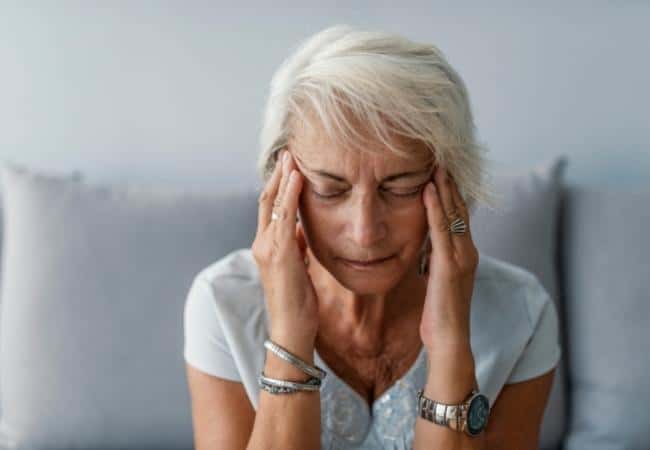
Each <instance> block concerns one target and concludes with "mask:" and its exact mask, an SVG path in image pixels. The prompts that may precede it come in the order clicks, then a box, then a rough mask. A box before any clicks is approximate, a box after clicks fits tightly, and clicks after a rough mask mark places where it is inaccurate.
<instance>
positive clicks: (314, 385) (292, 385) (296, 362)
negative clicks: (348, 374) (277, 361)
mask: <svg viewBox="0 0 650 450" xmlns="http://www.w3.org/2000/svg"><path fill="white" fill-rule="evenodd" d="M264 347H266V348H267V349H268V350H270V351H272V352H273V353H274V354H276V355H277V356H278V357H280V358H282V359H284V360H285V361H287V362H289V363H290V364H292V365H293V366H295V367H297V368H299V369H300V370H302V371H303V372H305V373H306V374H307V375H311V377H310V378H309V380H307V381H306V382H297V381H291V380H279V379H276V378H269V377H267V376H265V375H264V372H262V373H260V376H259V378H258V385H259V387H260V388H262V389H264V390H265V391H267V392H270V393H271V394H290V393H293V392H297V391H318V390H320V386H321V380H323V379H324V378H325V375H327V373H326V372H325V371H324V370H323V369H321V368H320V367H318V366H312V365H310V364H308V363H306V362H305V361H303V360H302V359H300V358H298V357H297V356H296V355H294V354H292V353H290V352H288V351H287V350H286V349H284V348H282V347H280V346H279V345H278V344H276V343H275V342H272V341H271V340H270V339H266V340H265V341H264Z"/></svg>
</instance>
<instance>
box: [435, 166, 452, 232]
mask: <svg viewBox="0 0 650 450" xmlns="http://www.w3.org/2000/svg"><path fill="white" fill-rule="evenodd" d="M434 179H435V182H436V188H438V196H439V198H440V202H441V203H442V208H443V211H444V214H445V217H447V222H451V220H452V218H451V217H450V214H451V213H453V212H454V200H453V198H452V196H451V186H450V183H451V181H450V179H449V176H448V175H447V169H445V168H444V167H440V166H438V167H437V168H436V171H435V173H434Z"/></svg>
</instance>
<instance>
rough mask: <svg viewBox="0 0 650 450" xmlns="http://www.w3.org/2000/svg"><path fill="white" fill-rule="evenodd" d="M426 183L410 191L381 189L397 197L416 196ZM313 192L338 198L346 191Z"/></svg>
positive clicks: (319, 195)
mask: <svg viewBox="0 0 650 450" xmlns="http://www.w3.org/2000/svg"><path fill="white" fill-rule="evenodd" d="M424 184H426V183H424ZM424 184H422V185H420V186H418V187H417V188H415V189H411V190H409V191H395V190H391V189H384V188H381V189H382V190H383V191H386V192H388V193H389V194H390V195H393V196H395V197H415V196H416V195H418V194H419V193H420V191H421V190H422V187H423V186H424ZM312 192H313V193H314V195H315V196H316V197H319V198H324V199H331V198H336V197H340V196H342V195H343V194H345V191H342V192H337V193H334V194H319V193H318V192H316V191H312Z"/></svg>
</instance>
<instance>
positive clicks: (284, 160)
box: [282, 150, 289, 162]
mask: <svg viewBox="0 0 650 450" xmlns="http://www.w3.org/2000/svg"><path fill="white" fill-rule="evenodd" d="M288 160H289V151H288V150H285V151H284V153H283V154H282V161H283V162H287V161H288Z"/></svg>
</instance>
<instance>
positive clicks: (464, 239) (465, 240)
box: [450, 179, 475, 255]
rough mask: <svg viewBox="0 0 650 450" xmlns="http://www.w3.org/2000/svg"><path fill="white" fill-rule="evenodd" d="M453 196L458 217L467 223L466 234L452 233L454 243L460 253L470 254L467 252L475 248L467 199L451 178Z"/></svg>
mask: <svg viewBox="0 0 650 450" xmlns="http://www.w3.org/2000/svg"><path fill="white" fill-rule="evenodd" d="M450 186H451V196H452V199H453V201H454V205H455V207H456V210H457V211H458V217H460V218H462V219H463V221H465V225H466V231H465V233H464V234H456V233H451V235H452V241H453V242H454V244H455V245H456V246H457V248H458V249H459V250H460V253H461V254H462V255H465V254H468V253H467V252H468V251H470V250H474V248H475V247H474V242H473V239H472V235H471V232H470V230H471V227H470V226H469V225H470V223H469V211H468V209H467V205H466V204H465V201H464V200H463V198H462V197H461V195H460V192H459V191H458V185H457V184H456V182H455V181H454V180H453V179H452V180H451V185H450Z"/></svg>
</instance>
